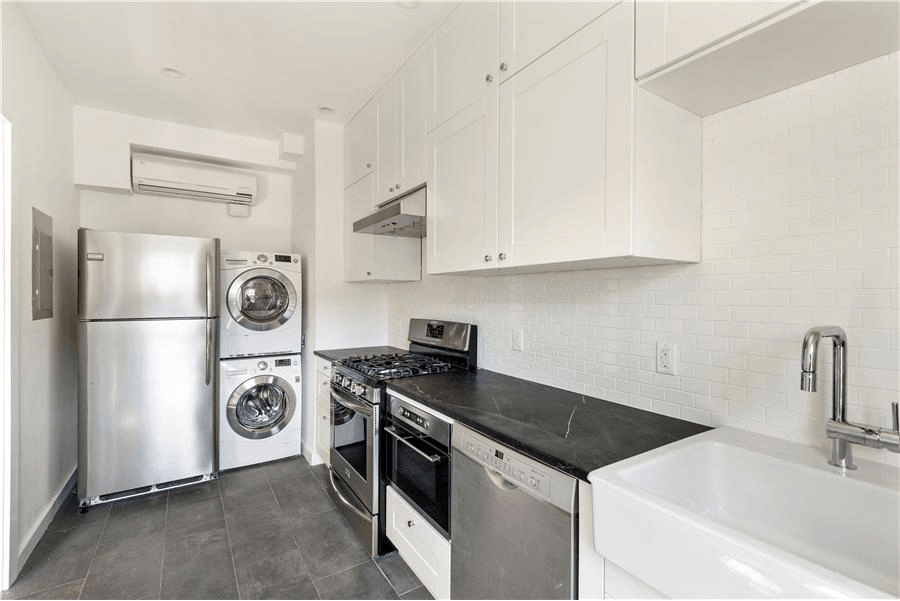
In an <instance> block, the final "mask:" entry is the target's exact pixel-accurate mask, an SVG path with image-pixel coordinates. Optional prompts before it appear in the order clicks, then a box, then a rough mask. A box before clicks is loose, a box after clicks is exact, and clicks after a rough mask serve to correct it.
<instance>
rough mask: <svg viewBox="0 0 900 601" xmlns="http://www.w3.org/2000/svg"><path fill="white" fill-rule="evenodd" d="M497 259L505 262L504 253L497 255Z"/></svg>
mask: <svg viewBox="0 0 900 601" xmlns="http://www.w3.org/2000/svg"><path fill="white" fill-rule="evenodd" d="M497 258H498V259H499V260H501V261H505V260H506V253H500V254H499V255H497Z"/></svg>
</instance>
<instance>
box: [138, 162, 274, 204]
mask: <svg viewBox="0 0 900 601" xmlns="http://www.w3.org/2000/svg"><path fill="white" fill-rule="evenodd" d="M131 189H132V190H134V192H136V193H139V194H155V195H159V196H175V197H179V198H190V199H194V200H207V201H214V202H229V203H234V204H240V205H250V206H252V205H254V204H256V198H257V181H256V177H255V176H254V175H252V174H250V173H246V172H243V171H237V170H234V169H228V168H225V167H218V166H216V165H209V164H206V163H200V162H197V161H187V160H183V159H173V158H168V157H160V156H154V155H147V154H134V155H132V157H131Z"/></svg>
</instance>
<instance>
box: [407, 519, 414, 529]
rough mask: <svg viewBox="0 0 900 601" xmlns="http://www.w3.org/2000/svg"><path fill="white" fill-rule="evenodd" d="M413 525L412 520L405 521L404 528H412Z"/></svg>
mask: <svg viewBox="0 0 900 601" xmlns="http://www.w3.org/2000/svg"><path fill="white" fill-rule="evenodd" d="M415 525H416V523H415V522H414V521H412V520H407V521H406V527H407V528H412V527H413V526H415Z"/></svg>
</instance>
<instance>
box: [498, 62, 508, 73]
mask: <svg viewBox="0 0 900 601" xmlns="http://www.w3.org/2000/svg"><path fill="white" fill-rule="evenodd" d="M508 69H509V65H507V64H506V63H500V70H501V71H507V70H508Z"/></svg>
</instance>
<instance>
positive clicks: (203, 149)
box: [73, 106, 302, 191]
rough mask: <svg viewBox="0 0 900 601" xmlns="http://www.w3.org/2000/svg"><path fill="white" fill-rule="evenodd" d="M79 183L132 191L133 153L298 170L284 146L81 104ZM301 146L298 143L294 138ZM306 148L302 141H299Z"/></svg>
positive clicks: (77, 131) (77, 136) (77, 110)
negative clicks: (180, 156) (283, 150)
mask: <svg viewBox="0 0 900 601" xmlns="http://www.w3.org/2000/svg"><path fill="white" fill-rule="evenodd" d="M74 112H75V127H74V133H73V135H74V137H75V184H76V185H79V186H99V187H103V188H109V189H114V190H119V191H128V190H129V189H130V188H131V160H130V159H131V151H132V149H135V148H137V149H141V150H149V151H151V152H160V151H161V152H176V153H178V154H180V155H183V156H186V157H188V158H190V157H202V158H204V159H206V160H211V161H213V162H222V163H226V164H229V165H233V166H238V167H251V168H264V169H267V170H283V171H285V172H288V173H291V172H293V171H294V169H295V168H296V163H295V162H294V161H292V160H285V159H283V158H282V156H283V155H284V153H283V152H282V144H281V143H280V142H279V141H277V140H266V139H263V138H254V137H250V136H242V135H238V134H231V133H227V132H223V131H218V130H213V129H205V128H202V127H193V126H190V125H183V124H181V123H172V122H170V121H159V120H157V119H147V118H145V117H138V116H135V115H126V114H123V113H114V112H112V111H104V110H101V109H95V108H90V107H86V106H75V109H74ZM293 142H294V146H297V145H298V144H297V142H298V141H297V140H293ZM299 146H300V147H302V140H300V141H299Z"/></svg>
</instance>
